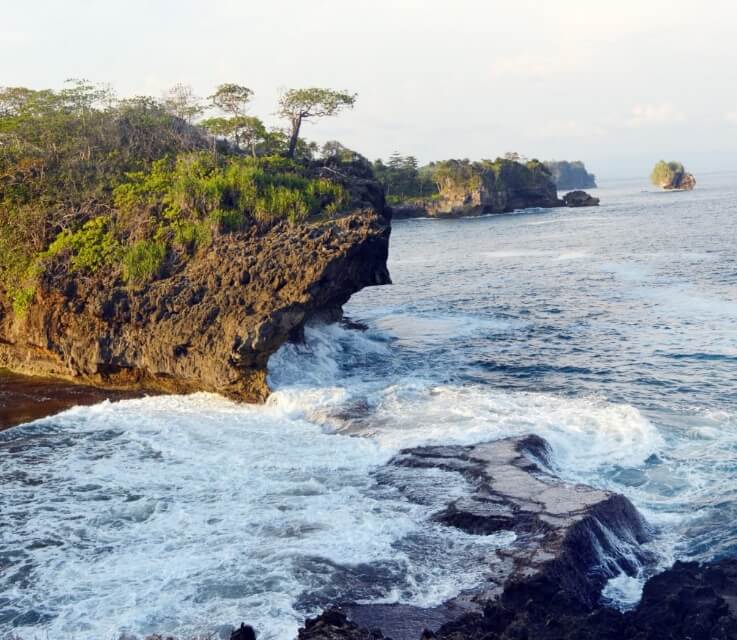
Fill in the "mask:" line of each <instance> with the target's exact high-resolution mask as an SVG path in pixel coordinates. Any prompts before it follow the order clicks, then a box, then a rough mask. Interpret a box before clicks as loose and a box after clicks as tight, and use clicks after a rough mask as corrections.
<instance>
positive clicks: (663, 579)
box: [299, 436, 737, 640]
mask: <svg viewBox="0 0 737 640" xmlns="http://www.w3.org/2000/svg"><path fill="white" fill-rule="evenodd" d="M547 466H548V449H547V445H546V443H545V441H544V440H542V439H541V438H538V437H536V436H529V437H526V438H512V439H507V440H501V441H498V442H493V443H488V444H482V445H478V446H475V447H458V446H451V447H421V448H417V449H411V450H407V451H404V452H403V453H402V454H401V455H399V456H398V457H397V458H396V459H395V460H393V461H392V462H391V463H390V465H389V469H388V471H389V473H390V474H391V472H392V469H393V470H395V471H396V472H397V473H399V472H401V469H422V468H428V469H433V470H435V471H436V472H437V470H438V469H442V470H445V471H446V472H448V473H460V474H462V475H463V476H464V477H466V478H467V479H468V480H470V481H471V482H472V483H473V486H474V490H473V493H472V494H471V495H468V496H465V497H463V498H461V499H456V500H454V501H452V502H450V503H449V504H448V506H447V508H446V509H444V510H443V511H441V512H440V513H438V514H437V515H436V518H437V520H439V521H440V522H443V523H445V524H446V525H447V526H452V527H459V528H461V529H463V530H464V531H466V532H468V533H472V534H478V535H483V534H488V533H493V532H495V531H499V530H512V531H514V532H515V533H516V534H517V541H516V542H515V543H514V545H513V546H512V547H511V548H507V549H501V550H499V551H497V556H498V557H497V560H496V562H493V563H492V565H491V566H490V567H489V573H488V577H487V581H486V583H485V584H484V585H482V586H481V587H480V588H478V589H476V590H474V591H472V592H470V593H464V594H461V595H460V596H459V597H457V598H454V599H453V600H451V601H449V602H446V603H445V604H443V605H441V606H440V607H435V608H433V609H421V608H419V607H411V606H408V605H355V604H343V605H341V606H340V607H338V608H335V607H333V608H330V609H328V610H326V611H325V613H323V614H322V615H320V616H318V617H317V618H313V619H310V620H308V621H307V622H306V624H305V626H304V628H303V629H301V630H300V632H299V640H381V639H382V638H387V639H388V638H392V639H393V640H428V639H430V638H437V639H438V640H520V639H529V640H532V639H533V638H534V639H535V640H697V639H698V640H728V639H734V638H737V560H721V561H718V562H713V563H710V564H705V565H700V564H698V563H693V562H691V563H682V562H677V563H676V564H675V565H674V566H673V567H672V568H671V569H669V570H667V571H665V572H663V573H661V574H659V575H656V576H654V577H652V578H650V579H649V580H648V581H647V583H646V584H645V588H644V592H643V595H642V600H641V601H640V603H639V604H638V606H637V607H636V608H634V609H633V610H631V611H627V612H621V611H618V610H616V609H613V608H610V607H607V606H604V604H603V603H602V602H601V599H600V593H601V588H602V586H603V585H604V584H605V582H606V580H607V579H608V578H609V577H612V576H614V575H617V574H618V573H619V572H624V573H627V574H629V575H634V574H635V573H636V572H637V569H638V567H639V568H643V566H646V565H647V564H648V563H650V562H651V561H652V560H653V558H652V556H651V554H650V552H648V551H647V550H646V549H645V548H643V546H642V545H643V543H644V542H646V541H647V540H649V539H650V536H651V530H650V528H649V526H648V525H647V524H646V523H645V521H644V520H643V519H642V517H641V516H640V515H639V514H638V512H637V511H636V509H635V508H634V507H633V506H632V504H631V503H630V502H629V501H628V500H627V499H626V498H624V497H622V496H620V495H616V494H611V493H607V492H604V491H599V490H597V489H593V488H591V487H586V486H581V485H570V484H567V483H564V482H561V481H560V480H557V479H556V478H555V477H553V476H552V475H551V474H550V473H549V472H548V471H546V467H547ZM435 478H436V480H435V481H436V482H437V476H435ZM397 479H398V480H401V474H400V476H398V478H397ZM404 482H405V484H403V483H402V482H398V483H397V486H398V487H400V488H402V487H405V486H406V478H405V480H404ZM405 490H408V491H417V488H416V487H414V488H413V487H409V488H408V489H405Z"/></svg>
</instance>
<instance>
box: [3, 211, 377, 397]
mask: <svg viewBox="0 0 737 640" xmlns="http://www.w3.org/2000/svg"><path fill="white" fill-rule="evenodd" d="M389 233H390V227H389V220H388V218H387V217H385V216H384V215H383V214H382V213H377V212H375V211H373V210H367V211H361V212H356V213H354V214H352V215H348V216H345V217H343V218H340V219H337V220H334V221H331V222H326V223H322V224H312V225H307V224H303V225H290V224H288V223H286V222H283V223H279V224H276V225H274V226H272V227H270V228H268V229H261V228H258V227H256V226H253V227H251V228H250V229H249V230H246V231H243V232H238V233H234V234H227V235H223V236H221V237H219V238H217V239H216V240H215V241H214V243H213V245H212V247H210V248H208V249H207V250H206V251H202V252H200V253H198V254H197V255H195V256H193V257H192V258H191V259H189V260H187V261H186V262H185V263H184V264H183V265H174V266H173V267H172V270H171V275H168V277H165V278H162V279H159V280H155V281H153V282H151V283H148V284H146V285H144V286H141V287H129V286H123V285H122V284H121V283H120V281H119V280H116V279H115V278H114V277H113V276H111V275H109V274H99V275H98V276H95V277H94V278H89V277H88V278H82V277H74V276H73V275H71V274H66V273H64V274H52V275H50V276H48V277H47V278H45V280H44V281H43V282H42V283H41V285H40V286H39V289H38V294H37V297H36V300H35V301H34V303H33V304H32V305H31V306H30V308H29V309H28V311H27V313H26V314H25V315H24V316H22V317H16V316H14V314H13V313H12V311H11V309H10V303H9V301H8V300H7V299H4V298H3V296H2V292H0V367H5V368H7V369H10V370H13V371H15V372H17V373H23V374H28V375H43V376H53V377H60V378H65V379H68V380H71V381H74V382H79V383H86V384H90V385H94V386H102V387H111V388H119V389H145V390H155V391H165V392H191V391H214V392H219V393H222V394H224V395H227V396H230V397H233V398H236V399H240V400H246V401H261V400H263V399H264V398H265V397H266V396H267V394H268V387H267V384H266V363H267V360H268V358H269V356H270V355H271V354H272V353H274V352H275V351H276V350H277V349H278V348H279V347H280V346H281V345H282V344H283V343H284V342H285V341H287V340H289V339H290V338H295V337H299V335H300V331H301V329H302V327H303V326H304V323H305V322H306V321H308V320H309V319H310V318H315V317H323V318H326V319H335V318H337V317H339V316H340V308H341V306H342V305H343V304H344V303H345V302H347V300H348V299H349V298H350V296H351V295H352V294H354V293H355V292H357V291H358V290H360V289H362V288H363V287H367V286H372V285H381V284H386V283H388V282H389V273H388V271H387V268H386V260H387V253H388V241H389Z"/></svg>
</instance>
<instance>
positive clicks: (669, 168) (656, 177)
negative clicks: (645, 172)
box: [650, 160, 686, 188]
mask: <svg viewBox="0 0 737 640" xmlns="http://www.w3.org/2000/svg"><path fill="white" fill-rule="evenodd" d="M685 172H686V170H685V169H684V167H683V165H682V164H681V163H680V162H666V161H665V160H661V161H660V162H658V163H657V164H656V165H655V167H653V170H652V173H651V174H650V181H651V182H652V183H653V184H654V185H655V186H656V187H664V188H665V187H669V186H672V185H674V184H677V183H678V181H679V180H680V177H681V176H683V174H684V173H685Z"/></svg>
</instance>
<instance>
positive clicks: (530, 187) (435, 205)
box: [392, 160, 562, 218]
mask: <svg viewBox="0 0 737 640" xmlns="http://www.w3.org/2000/svg"><path fill="white" fill-rule="evenodd" d="M470 169H471V171H473V176H472V179H464V180H455V181H454V180H452V179H449V180H447V181H445V182H444V184H443V186H442V187H441V189H440V192H439V195H438V197H436V198H433V199H425V200H420V201H413V202H411V203H410V202H408V203H403V204H400V205H398V206H395V207H393V208H392V210H393V216H394V217H395V218H415V217H425V216H431V217H457V216H474V215H483V214H487V213H506V212H510V211H514V210H516V209H529V208H533V207H540V208H551V207H558V206H561V204H562V203H561V201H560V200H559V199H558V192H557V189H556V186H555V183H554V182H553V180H552V178H551V176H550V173H549V172H548V170H547V169H546V168H545V167H544V165H542V163H539V162H531V163H528V164H527V165H524V164H521V163H519V162H513V161H509V160H497V161H496V162H494V163H490V162H482V163H476V164H474V165H473V166H472V167H470Z"/></svg>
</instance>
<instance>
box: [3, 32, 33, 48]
mask: <svg viewBox="0 0 737 640" xmlns="http://www.w3.org/2000/svg"><path fill="white" fill-rule="evenodd" d="M28 40H30V38H29V37H28V34H27V33H23V32H22V31H0V46H2V45H6V44H10V45H13V44H24V43H26V42H28Z"/></svg>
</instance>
